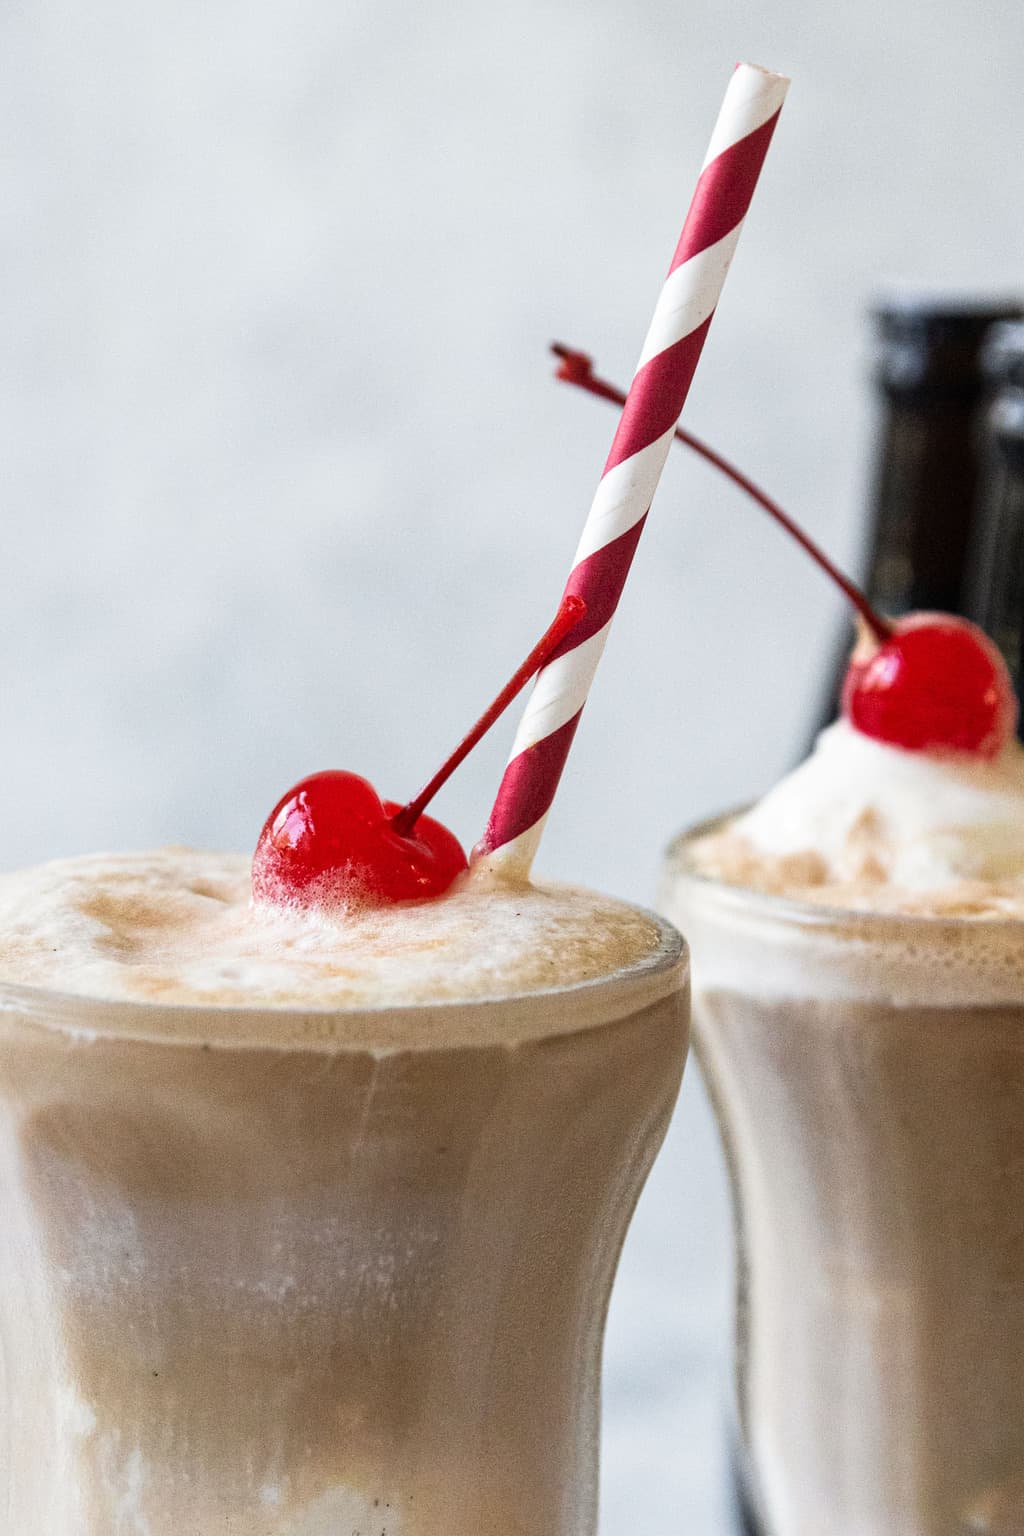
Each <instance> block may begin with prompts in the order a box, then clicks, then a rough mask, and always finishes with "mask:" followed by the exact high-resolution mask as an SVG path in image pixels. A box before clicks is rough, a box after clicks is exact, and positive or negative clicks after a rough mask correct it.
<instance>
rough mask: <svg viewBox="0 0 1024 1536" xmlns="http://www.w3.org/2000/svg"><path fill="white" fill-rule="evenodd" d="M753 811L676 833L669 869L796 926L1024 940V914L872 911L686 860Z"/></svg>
mask: <svg viewBox="0 0 1024 1536" xmlns="http://www.w3.org/2000/svg"><path fill="white" fill-rule="evenodd" d="M749 809H750V806H749V805H740V806H736V807H735V808H734V809H732V810H726V811H720V812H719V813H718V814H717V815H716V816H708V817H706V818H704V819H703V820H701V821H698V822H694V823H692V824H690V825H689V826H686V827H684V828H683V829H682V830H681V831H680V832H677V833H676V835H675V836H674V837H673V838H672V840H671V842H670V843H669V844H668V846H667V848H666V849H665V855H664V858H665V864H666V866H667V868H668V869H670V870H671V872H672V874H673V875H675V876H678V877H679V878H681V879H682V880H684V881H685V882H686V883H687V884H688V885H690V886H692V887H694V888H696V889H698V890H705V891H708V892H710V893H713V895H714V897H715V899H716V900H717V901H719V902H720V903H721V904H722V905H723V906H725V907H729V906H733V907H735V908H738V909H742V910H744V911H754V912H756V913H758V914H760V915H762V916H764V917H765V918H767V919H774V920H775V921H779V922H783V921H788V922H790V923H792V924H794V925H802V926H804V927H818V928H829V927H836V926H837V925H838V924H840V923H842V924H844V925H853V924H856V925H857V926H859V927H860V928H862V929H865V930H868V931H871V932H876V933H879V934H881V933H882V932H884V931H891V930H892V929H893V927H895V926H899V928H900V929H902V930H903V932H904V933H905V932H906V930H907V928H908V927H909V928H915V929H916V930H917V931H918V932H919V933H920V934H921V935H922V936H923V935H925V934H927V935H929V936H931V937H936V936H939V935H941V934H943V933H952V932H955V933H957V934H962V933H964V932H965V931H966V930H968V929H971V928H979V927H982V926H984V925H993V926H994V925H998V926H999V928H1000V929H1001V930H1002V931H1003V932H1007V931H1010V932H1013V931H1017V933H1018V935H1019V937H1020V939H1021V942H1024V917H1012V916H1002V915H999V916H993V915H991V914H990V915H988V916H984V917H968V916H964V915H961V916H956V915H950V914H946V915H943V914H940V913H929V912H894V911H889V912H873V911H871V910H870V908H868V909H865V908H861V907H843V906H832V905H829V904H826V903H825V902H819V901H801V900H800V899H799V898H797V897H793V896H781V895H779V894H778V893H777V892H775V891H758V890H755V889H753V887H751V886H748V885H736V884H733V883H732V882H730V881H728V880H722V879H719V878H718V877H717V876H715V875H709V874H705V873H703V872H702V871H701V870H699V869H696V868H695V867H694V866H693V864H692V863H690V862H689V861H688V860H687V858H686V855H685V850H686V847H687V845H688V844H689V843H692V842H694V841H696V839H697V838H698V837H703V836H706V835H707V834H709V833H712V832H716V831H719V830H720V829H721V828H722V827H723V826H724V825H725V823H726V822H728V821H731V820H732V818H733V817H735V816H740V815H742V814H743V812H744V811H746V810H749Z"/></svg>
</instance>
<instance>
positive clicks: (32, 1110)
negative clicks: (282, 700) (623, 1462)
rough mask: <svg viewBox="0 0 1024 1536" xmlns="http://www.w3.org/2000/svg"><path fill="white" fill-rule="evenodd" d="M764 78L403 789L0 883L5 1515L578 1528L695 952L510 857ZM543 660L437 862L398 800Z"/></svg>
mask: <svg viewBox="0 0 1024 1536" xmlns="http://www.w3.org/2000/svg"><path fill="white" fill-rule="evenodd" d="M787 83H788V82H786V81H785V80H784V79H782V78H781V77H779V76H776V75H770V74H768V73H767V72H765V71H762V70H758V69H754V68H751V67H749V66H739V67H738V68H737V71H736V73H735V74H734V76H733V79H732V82H731V85H730V88H729V91H728V93H727V96H726V101H725V104H724V106H723V109H722V113H721V115H720V117H719V120H718V124H717V126H716V129H715V133H714V135H713V138H712V144H711V148H710V150H709V153H708V158H707V161H706V163H705V167H704V170H703V172H702V176H701V180H700V183H699V186H698V193H697V195H696V196H695V199H694V202H693V205H692V207H691V211H690V214H689V215H688V218H687V221H686V225H685V226H684V230H683V235H682V237H681V240H680V243H679V247H678V249H677V252H676V257H675V259H674V262H673V266H672V271H671V273H670V276H669V279H668V281H667V283H666V286H665V292H664V293H663V295H662V302H661V303H660V304H659V308H658V311H657V313H656V315H655V320H654V322H653V323H652V327H651V331H650V334H649V336H648V340H647V343H646V345H645V349H644V353H643V356H642V358H641V364H640V367H639V368H638V371H637V377H636V379H635V381H634V386H633V389H632V390H631V392H630V400H629V403H628V405H627V408H626V410H625V411H624V413H623V419H622V422H621V423H620V428H619V432H618V433H617V435H616V440H615V444H614V445H613V450H612V454H611V456H610V458H609V463H608V465H607V466H606V472H605V476H604V477H603V479H602V482H601V489H600V490H599V493H598V497H597V499H596V501H595V504H594V508H593V509H592V514H591V518H590V519H589V520H588V523H587V525H586V528H585V531H584V546H585V547H582V546H581V554H580V557H579V559H578V561H577V563H576V565H575V566H574V570H573V575H572V577H571V578H570V584H569V588H568V589H567V593H566V596H565V598H564V599H563V605H562V608H561V609H560V614H559V619H558V620H556V625H555V626H554V630H553V631H552V632H550V633H549V635H548V636H546V637H545V640H544V641H542V643H541V646H540V647H539V648H538V650H537V651H535V652H534V653H532V654H531V658H529V659H528V662H527V664H525V665H524V668H522V669H520V672H519V674H517V677H516V678H515V679H513V682H512V684H510V686H509V688H508V689H506V690H504V691H503V694H502V695H501V696H499V700H497V701H496V703H495V706H493V707H492V709H491V710H490V711H488V712H487V715H486V716H485V717H483V719H482V721H481V722H480V723H478V726H477V727H476V728H475V729H474V731H473V732H471V733H470V737H469V738H467V740H466V742H464V743H463V744H462V746H461V747H460V748H459V749H458V751H457V752H456V753H455V754H453V758H452V760H450V762H449V764H447V765H446V767H445V769H443V770H442V771H441V773H440V774H439V775H436V776H435V778H434V780H432V781H431V784H430V785H428V786H427V789H426V790H425V791H424V793H423V794H421V795H420V796H418V797H417V798H416V800H414V801H412V802H409V804H408V805H406V806H402V807H399V806H397V805H394V804H391V803H390V802H387V801H383V800H381V799H380V797H379V796H378V795H377V793H376V791H375V790H374V789H373V788H372V786H370V785H369V784H368V783H367V782H366V781H365V780H364V779H362V778H360V777H359V776H358V775H355V774H352V773H348V772H343V771H331V772H327V773H320V774H314V775H312V776H310V777H309V778H307V779H305V780H303V781H302V782H301V783H300V784H298V785H296V786H295V787H294V788H293V789H292V790H291V791H289V793H288V794H287V795H285V796H284V797H283V799H282V800H281V801H280V802H279V804H278V805H277V806H276V807H275V809H274V811H273V812H272V813H271V815H270V816H269V817H268V819H267V822H266V824H265V826H264V829H263V832H262V834H261V835H260V838H259V841H258V845H257V849H256V854H255V857H254V859H253V861H252V866H251V869H250V867H249V864H248V861H246V860H243V859H239V858H237V857H230V856H223V855H213V854H201V853H195V852H190V851H187V850H175V849H171V850H164V851H162V852H159V853H156V854H141V855H125V856H119V857H97V858H93V859H81V860H71V861H63V862H58V863H55V864H51V865H47V866H43V867H41V868H39V869H36V870H30V871H27V872H24V873H22V874H20V875H12V876H8V877H4V879H3V880H2V881H0V1004H2V1008H0V1198H2V1200H3V1206H4V1211H5V1217H6V1225H5V1237H6V1241H5V1243H4V1245H3V1247H2V1250H0V1421H2V1423H3V1426H4V1433H3V1436H2V1437H0V1507H3V1508H4V1510H5V1512H6V1516H7V1520H8V1524H9V1525H10V1529H11V1532H12V1536H13V1533H14V1532H16V1533H17V1536H185V1533H187V1536H234V1533H236V1532H241V1531H244V1532H245V1533H246V1536H341V1533H342V1532H344V1533H346V1536H348V1533H349V1532H360V1533H362V1536H376V1533H378V1532H379V1533H381V1536H592V1533H593V1531H594V1529H595V1522H596V1486H597V1441H598V1425H599V1382H600V1348H601V1338H602V1330H603V1324H604V1316H605V1311H606V1308H607V1302H608V1294H609V1289H610V1285H611V1281H612V1277H613V1273H614V1269H615V1263H616V1260H617V1256H618V1251H619V1248H620V1245H621V1242H622V1239H623V1235H624V1232H625V1229H626V1225H627V1223H628V1219H629V1216H630V1213H631V1211H632V1208H633V1205H634V1202H635V1200H636V1198H637V1196H638V1194H639V1191H640V1188H641V1186H642V1184H643V1181H644V1178H645V1177H646V1173H647V1170H648V1168H649V1167H650V1164H651V1161H652V1159H653V1157H654V1155H655V1152H656V1150H657V1147H658V1145H659V1143H660V1140H661V1137H662V1135H663V1133H664V1130H665V1127H666V1124H667V1120H668V1116H669V1114H670V1112H671V1108H672V1104H673V1102H674V1099H675V1096H676V1092H677V1090H678V1086H679V1081H680V1076H681V1073H682V1067H683V1061H684V1056H685V1049H686V1035H687V1006H686V1003H687V993H686V979H687V968H686V959H685V950H684V946H683V943H682V940H681V939H680V937H679V935H678V934H677V933H676V932H675V930H674V929H672V928H671V927H670V926H669V925H668V924H667V923H665V922H662V921H660V920H659V919H657V918H654V917H652V916H651V915H650V914H647V913H644V912H642V911H639V910H637V909H636V908H632V907H628V906H625V905H624V904H622V903H619V902H615V901H612V900H610V899H609V898H605V897H600V896H596V895H594V894H593V893H588V892H584V891H580V890H577V889H573V888H564V887H551V886H544V885H539V884H537V883H534V882H532V881H531V879H530V864H531V860H532V856H533V853H534V851H535V849H536V845H537V842H538V840H539V837H540V832H541V829H542V827H543V822H544V818H545V816H546V813H547V810H548V807H549V806H550V803H551V800H552V798H553V795H554V791H555V788H556V786H557V783H558V778H559V775H560V773H561V768H562V765H563V763H564V760H565V755H566V753H567V752H568V747H569V743H570V741H571V739H572V734H573V732H574V730H575V725H576V723H577V722H578V718H579V713H580V710H581V708H582V704H583V701H584V698H585V695H586V691H587V688H588V686H589V681H590V678H591V677H592V676H593V672H594V669H595V667H596V664H597V660H598V658H599V656H600V653H601V648H602V646H603V644H604V640H605V638H606V636H607V630H608V625H609V623H610V620H611V616H612V612H613V611H614V608H615V605H616V602H617V599H618V594H619V592H620V591H621V587H622V583H623V582H624V580H625V577H626V573H627V571H628V568H629V563H630V559H631V556H632V552H633V549H634V547H635V544H636V540H637V538H638V537H639V533H640V530H641V529H642V526H643V521H644V517H645V516H646V512H647V509H648V506H649V504H650V499H651V497H652V496H653V493H654V489H655V486H656V483H657V479H658V476H659V474H660V469H661V465H662V464H663V462H664V457H665V454H666V453H667V449H668V443H669V441H670V438H671V429H672V427H673V426H674V423H675V420H676V418H677V417H678V415H679V412H680V410H681V409H682V404H683V401H684V399H685V396H686V393H687V390H688V388H689V383H690V379H691V377H692V374H693V371H694V368H695V367H696V363H697V360H698V358H699V355H700V351H701V348H702V346H703V342H704V338H705V336H706V333H707V328H708V325H709V323H710V319H711V316H712V313H713V311H714V308H715V304H716V303H717V299H718V295H719V292H720V290H721V287H722V283H723V281H724V277H725V273H726V271H727V269H728V265H729V261H730V259H731V256H732V252H733V250H734V248H735V245H736V240H737V238H738V235H739V229H740V225H741V223H742V219H743V215H744V213H745V212H746V208H747V205H748V204H749V201H750V197H751V195H752V193H753V190H754V185H755V184H756V181H757V176H758V173H759V171H760V167H761V163H762V161H763V158H764V155H765V153H766V151H767V147H768V143H769V141H770V138H771V135H772V132H773V130H774V126H775V122H776V120H777V117H778V113H779V109H780V107H781V104H782V99H783V97H784V95H785V90H786V85H787ZM538 669H539V682H538V688H537V691H536V692H535V695H534V704H533V707H532V709H531V710H529V711H528V712H527V715H526V717H525V718H524V724H523V726H522V727H521V729H520V735H519V737H518V738H517V742H516V746H515V748H514V750H513V756H512V760H511V762H510V765H509V769H508V771H507V772H506V775H505V777H504V779H503V782H502V785H501V789H500V792H499V795H498V799H497V801H496V804H495V809H494V812H493V814H492V817H491V819H490V822H489V823H488V827H487V831H486V833H485V835H484V838H483V840H482V842H481V844H480V845H479V848H478V850H477V851H476V855H475V857H474V859H473V861H472V864H470V861H468V860H467V858H466V856H465V854H464V852H463V850H462V848H461V846H460V845H459V843H458V841H457V840H456V839H455V838H454V837H453V835H452V834H451V833H450V832H448V831H447V829H446V828H444V827H443V826H442V825H441V824H440V823H439V822H436V821H434V820H433V819H432V818H430V817H428V816H427V815H426V814H425V811H426V806H427V803H428V801H429V799H430V797H431V795H432V794H433V793H434V792H435V791H436V789H437V788H438V786H439V783H440V782H442V781H443V778H444V777H445V775H446V773H447V772H448V771H450V768H451V767H452V766H453V765H454V763H455V762H456V761H457V760H459V759H460V756H461V755H464V753H465V751H466V750H469V747H470V746H471V745H472V742H473V740H475V739H476V737H477V736H478V734H479V733H480V731H481V730H482V729H484V728H486V724H487V723H489V722H490V720H491V719H493V718H494V717H495V716H496V713H497V712H499V710H500V707H503V705H504V704H505V703H507V702H508V701H509V699H510V698H511V696H512V694H513V693H514V692H515V691H516V690H517V688H518V686H520V685H521V684H522V683H523V682H524V681H525V680H526V677H527V676H528V675H530V674H531V673H533V672H535V671H538ZM570 706H571V707H570ZM567 711H568V713H567Z"/></svg>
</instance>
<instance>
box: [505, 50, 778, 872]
mask: <svg viewBox="0 0 1024 1536" xmlns="http://www.w3.org/2000/svg"><path fill="white" fill-rule="evenodd" d="M788 89H789V81H788V80H787V79H786V77H785V75H776V74H772V73H770V72H769V71H768V70H764V69H759V68H757V67H756V66H755V65H752V64H738V65H737V66H736V70H735V73H734V74H733V77H732V79H731V81H730V83H729V89H728V90H727V91H726V93H725V100H724V101H723V103H722V110H721V111H720V113H719V115H718V121H717V123H716V124H715V129H714V132H713V133H712V135H711V143H710V145H709V146H708V152H707V155H706V156H705V159H704V165H703V168H702V170H701V174H700V179H699V181H698V182H697V189H696V191H695V192H694V194H693V201H692V202H691V204H690V209H689V212H688V213H687V215H686V223H685V224H684V225H683V232H682V234H681V235H680V237H679V244H678V245H677V246H676V252H675V255H674V256H673V258H672V265H671V267H670V268H669V273H668V277H667V278H666V280H665V285H664V287H663V288H662V290H661V295H660V297H659V299H658V305H657V308H656V309H655V311H654V319H653V320H652V321H651V326H650V329H649V331H648V332H647V339H646V341H645V342H644V346H643V351H642V352H641V354H640V361H639V363H638V364H637V367H636V372H635V374H634V375H633V382H632V384H631V385H630V389H629V394H628V396H627V399H626V404H625V406H624V407H623V411H622V416H621V417H620V419H619V425H618V429H617V430H616V433H615V440H614V442H613V443H612V447H611V452H610V453H609V455H608V461H607V463H606V464H605V467H604V474H603V475H602V478H601V483H600V484H599V486H598V488H597V494H596V496H595V497H594V502H593V505H592V506H591V509H590V514H589V516H588V518H587V521H586V524H585V526H584V529H583V536H582V538H581V539H580V543H579V547H578V549H577V551H576V558H575V560H574V561H573V568H572V571H571V573H570V575H569V580H568V581H567V583H566V587H565V590H566V593H576V594H578V595H579V596H580V597H582V598H583V599H584V601H585V602H586V604H587V612H586V617H585V618H584V619H583V620H582V621H581V622H580V623H579V624H577V625H576V627H575V628H574V629H573V630H572V631H571V633H570V634H569V635H568V636H567V637H566V639H565V640H564V641H563V643H562V645H561V646H560V648H559V650H558V651H557V652H556V653H555V655H554V657H553V658H552V660H551V661H549V662H548V664H547V666H545V667H544V668H543V670H542V671H541V672H540V673H539V675H538V677H537V682H536V685H535V687H534V690H533V693H532V694H531V696H530V700H529V702H528V704H527V706H526V710H525V711H524V714H523V717H522V720H521V721H520V724H519V730H518V732H517V733H516V739H515V743H514V745H513V747H512V755H511V757H510V758H509V762H508V766H507V768H506V769H505V773H504V777H503V778H502V781H501V785H500V787H499V789H498V795H497V799H496V800H495V802H494V808H493V810H492V811H491V816H490V820H489V821H488V823H487V830H486V832H485V833H484V835H483V838H482V839H481V841H480V843H479V845H478V847H477V849H476V855H477V858H478V859H479V860H483V861H484V862H485V863H486V865H488V866H489V867H497V868H498V869H500V870H501V872H502V873H504V874H508V875H512V876H513V877H516V878H522V879H525V878H526V876H527V875H528V874H529V871H530V865H531V863H532V862H533V856H534V853H535V852H536V849H537V845H538V843H539V842H540V837H541V833H542V832H543V830H544V823H545V821H546V819H547V814H548V810H549V809H550V806H551V802H552V800H553V799H554V796H555V790H556V789H557V788H558V781H559V779H560V778H561V776H562V769H563V767H564V766H565V760H566V758H567V757H568V755H569V748H570V746H571V745H572V739H573V736H574V735H575V733H576V727H577V725H578V724H579V720H580V715H581V714H582V712H583V706H584V704H585V703H586V699H587V694H588V692H589V691H590V684H591V682H592V681H593V677H594V673H595V672H596V670H597V664H598V662H599V661H600V659H601V653H602V651H603V650H604V645H605V641H606V640H607V638H608V630H609V628H610V626H611V621H612V617H613V615H614V613H615V609H616V606H617V604H618V601H619V596H620V594H621V592H622V588H623V586H624V585H625V581H626V576H627V575H628V573H629V567H630V565H631V563H632V560H633V554H634V551H635V550H636V546H637V543H638V541H639V538H640V534H641V532H642V530H643V526H644V522H645V520H646V518H647V513H648V510H649V508H650V505H651V501H652V499H653V497H654V492H655V490H656V488H657V485H658V481H659V479H660V478H661V471H662V468H663V467H664V464H665V459H666V458H667V456H668V450H669V447H670V445H671V442H672V434H673V432H674V430H675V426H676V422H677V421H678V419H679V416H680V413H681V412H682V409H683V405H684V403H685V400H686V396H687V393H688V392H689V388H690V381H691V379H692V378H693V375H694V371H695V369H696V367H697V362H698V359H699V358H700V354H701V349H702V348H703V346H704V338H705V337H706V335H707V333H708V327H709V326H710V324H711V317H712V315H713V314H714V312H715V306H716V305H717V303H718V299H719V295H720V294H721V291H722V286H723V284H724V282H725V275H726V273H727V272H728V270H729V264H730V263H731V261H732V258H733V253H734V251H735V250H736V245H737V242H738V240H739V235H740V230H741V229H742V227H743V220H744V218H745V217H746V213H747V209H748V208H749V206H750V200H751V198H752V197H753V195H754V188H755V187H756V185H757V178H758V176H759V175H760V172H761V166H762V164H763V163H764V157H765V155H766V154H767V151H768V145H769V143H770V142H771V137H772V134H773V132H774V130H775V124H776V122H777V121H778V117H779V113H780V111H781V110H782V103H783V101H784V100H785V96H786V91H787V90H788Z"/></svg>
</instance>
